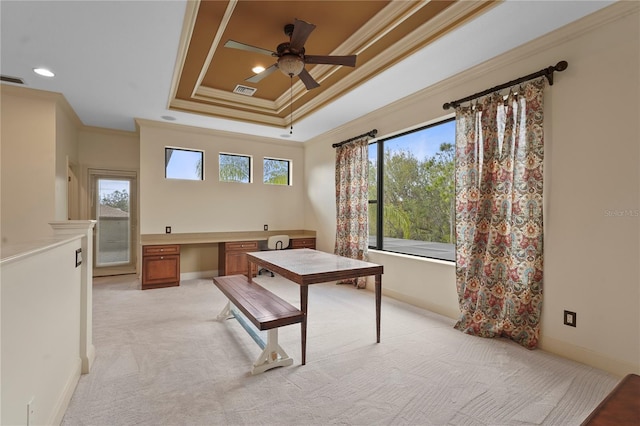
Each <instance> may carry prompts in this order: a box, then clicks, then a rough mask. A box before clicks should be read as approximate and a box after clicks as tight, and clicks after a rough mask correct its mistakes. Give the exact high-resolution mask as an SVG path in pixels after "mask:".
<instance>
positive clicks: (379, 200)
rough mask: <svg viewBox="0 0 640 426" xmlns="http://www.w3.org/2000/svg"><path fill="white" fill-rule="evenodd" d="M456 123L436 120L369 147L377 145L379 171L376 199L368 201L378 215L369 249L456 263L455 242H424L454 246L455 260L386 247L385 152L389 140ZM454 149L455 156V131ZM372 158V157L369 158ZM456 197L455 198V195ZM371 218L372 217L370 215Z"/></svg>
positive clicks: (382, 139) (450, 118) (379, 140)
mask: <svg viewBox="0 0 640 426" xmlns="http://www.w3.org/2000/svg"><path fill="white" fill-rule="evenodd" d="M452 121H453V122H455V116H451V117H447V118H442V119H439V120H435V121H433V122H431V123H429V124H426V125H423V126H419V127H416V128H413V129H410V130H406V131H402V132H400V133H397V134H394V135H392V136H388V137H385V138H381V139H377V140H373V141H371V142H370V144H369V146H371V145H373V144H376V161H377V170H376V185H377V188H376V189H377V190H376V194H375V196H376V198H375V199H371V198H370V199H369V200H368V207H369V208H371V207H372V206H375V209H376V213H375V218H376V223H375V231H376V232H375V240H374V241H373V244H371V243H372V240H371V235H370V236H369V246H368V248H369V249H371V250H378V251H383V252H389V253H398V254H403V255H406V256H415V257H421V258H427V259H434V260H438V261H445V262H455V242H454V243H440V242H437V241H424V242H425V243H437V244H447V245H452V246H453V247H452V248H453V260H452V259H449V258H444V257H437V256H429V255H426V254H424V255H423V254H416V253H407V252H403V251H398V250H389V249H387V248H385V247H384V185H385V182H384V173H385V170H384V152H385V147H384V146H385V144H384V143H385V142H386V141H389V140H393V139H397V138H399V137H402V136H406V135H409V134H412V133H416V132H419V131H423V130H426V129H429V128H433V127H436V126H439V125H443V124H445V123H449V122H452ZM453 147H454V156H455V131H454V139H453ZM369 158H371V157H369ZM454 162H455V157H454ZM453 178H454V182H455V169H454V176H453ZM454 197H455V193H454ZM369 217H370V215H369ZM453 227H454V229H453V232H454V234H455V217H454V223H453ZM369 229H371V225H369ZM407 241H421V240H407Z"/></svg>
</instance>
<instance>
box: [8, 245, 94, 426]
mask: <svg viewBox="0 0 640 426" xmlns="http://www.w3.org/2000/svg"><path fill="white" fill-rule="evenodd" d="M81 239H82V235H78V236H66V237H65V236H63V237H59V238H56V239H53V238H52V239H51V241H48V242H47V244H41V245H33V246H32V247H29V246H28V245H26V244H25V245H23V246H21V247H20V249H19V250H16V251H15V254H16V255H15V257H10V258H8V259H4V260H3V261H2V264H1V266H0V271H1V272H0V279H1V281H2V288H1V291H0V293H1V295H2V296H1V297H2V304H1V310H2V350H1V352H0V358H1V360H2V378H1V380H0V389H1V392H2V400H1V407H2V417H1V418H0V423H1V424H3V425H26V424H32V425H56V424H60V422H61V421H62V417H63V416H64V412H65V410H66V408H67V406H68V404H69V401H70V400H71V396H72V395H73V391H74V389H75V387H76V384H77V383H78V379H79V378H80V371H81V359H80V350H81V339H80V323H81V318H80V314H81V308H80V306H81V292H80V290H81V281H82V277H81V268H78V267H76V266H75V263H74V262H73V261H71V259H73V258H74V257H75V252H76V250H77V249H79V248H80V247H81V245H82V242H81ZM27 247H28V248H29V249H27ZM17 253H21V254H20V255H18V254H17ZM30 401H33V414H32V415H31V418H30V419H29V420H30V421H29V422H27V404H28V403H29V402H30Z"/></svg>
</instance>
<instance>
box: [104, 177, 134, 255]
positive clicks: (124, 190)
mask: <svg viewBox="0 0 640 426" xmlns="http://www.w3.org/2000/svg"><path fill="white" fill-rule="evenodd" d="M130 186H131V185H130V181H129V180H127V179H113V178H111V179H109V178H99V179H98V181H97V197H98V202H97V203H96V205H97V206H98V208H97V211H96V219H97V221H98V222H97V224H96V229H97V232H96V266H111V265H120V264H126V263H129V262H130V261H131V235H130V232H131V231H130V229H131V226H130V225H131V223H130V220H131V219H130V215H129V212H130V211H131V209H130V205H131V202H130V194H131V188H130Z"/></svg>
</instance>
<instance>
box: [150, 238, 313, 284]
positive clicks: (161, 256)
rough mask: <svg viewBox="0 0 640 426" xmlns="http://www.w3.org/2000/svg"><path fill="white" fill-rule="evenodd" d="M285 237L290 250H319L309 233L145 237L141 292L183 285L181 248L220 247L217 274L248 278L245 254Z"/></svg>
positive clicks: (261, 248) (262, 248)
mask: <svg viewBox="0 0 640 426" xmlns="http://www.w3.org/2000/svg"><path fill="white" fill-rule="evenodd" d="M282 234H285V235H289V238H290V239H291V242H290V244H289V247H290V248H312V249H315V248H316V233H315V231H306V230H284V231H255V232H252V231H246V232H203V233H184V234H143V235H141V236H140V245H141V253H142V256H141V258H142V268H141V270H142V280H141V281H142V289H143V290H146V289H151V288H160V287H170V286H177V285H180V246H181V245H198V244H218V274H219V275H233V274H238V273H240V274H246V273H247V258H246V253H249V252H253V251H259V250H264V249H265V248H266V241H267V239H268V238H269V237H270V236H272V235H282ZM255 273H257V270H256V271H254V274H255Z"/></svg>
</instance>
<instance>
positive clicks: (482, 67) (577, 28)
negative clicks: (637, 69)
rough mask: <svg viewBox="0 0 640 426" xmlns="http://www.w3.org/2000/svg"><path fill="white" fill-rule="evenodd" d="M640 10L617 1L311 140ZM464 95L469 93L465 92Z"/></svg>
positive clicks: (353, 127) (449, 89)
mask: <svg viewBox="0 0 640 426" xmlns="http://www.w3.org/2000/svg"><path fill="white" fill-rule="evenodd" d="M638 13H640V2H629V1H617V2H616V3H614V4H612V5H610V6H607V7H606V8H604V9H601V10H599V11H597V12H594V13H592V14H590V15H588V16H585V17H584V18H582V19H579V20H577V21H575V22H572V23H570V24H567V25H565V26H564V27H561V28H559V29H557V30H555V31H552V32H550V33H548V34H546V35H543V36H541V37H539V38H537V39H535V40H532V41H530V42H528V43H526V44H524V45H521V46H518V47H516V48H514V49H511V50H509V51H507V52H505V53H503V54H501V55H499V56H497V57H495V58H493V59H490V60H488V61H485V62H483V63H481V64H478V65H476V66H474V67H472V68H469V69H467V70H465V71H463V72H460V73H458V74H456V75H453V76H451V77H449V78H447V79H445V80H443V81H441V82H438V83H436V84H433V85H431V86H429V87H427V88H425V89H423V90H421V91H419V92H416V93H413V94H411V95H408V96H406V97H404V98H402V99H400V100H398V101H396V102H393V103H391V104H389V105H386V106H385V107H383V108H381V109H379V110H376V111H374V112H372V113H369V114H367V115H366V116H363V117H359V118H357V119H355V120H353V121H351V122H349V123H346V124H344V125H342V126H340V127H337V128H335V129H332V130H330V131H328V132H325V133H323V134H321V135H318V136H316V137H314V138H313V139H310V140H309V141H315V140H326V141H332V140H339V139H342V138H343V136H344V134H345V133H354V134H359V133H358V132H360V133H362V132H361V131H367V129H370V128H371V126H372V125H374V126H375V122H376V118H377V117H379V116H381V115H393V114H397V113H401V112H402V111H404V110H406V109H407V108H413V107H415V106H417V105H420V104H423V103H424V102H425V101H427V100H433V99H439V98H441V97H442V93H444V92H446V93H454V92H455V91H456V88H457V87H460V86H465V85H467V84H468V83H470V82H472V81H474V80H477V79H478V76H479V75H482V76H484V75H491V74H492V73H494V72H496V71H498V70H500V69H504V68H509V67H513V66H514V65H515V64H517V63H519V62H521V61H523V60H525V59H527V58H529V57H532V56H534V55H538V54H540V53H543V52H545V51H547V50H549V49H551V48H553V47H556V46H558V45H559V44H563V43H566V42H569V41H571V40H573V39H576V38H578V37H580V36H582V35H584V34H586V33H588V32H590V31H592V30H594V29H596V28H598V27H601V26H604V25H606V24H609V23H612V22H615V21H617V20H619V19H623V18H626V17H628V16H630V15H632V14H638ZM560 59H561V58H560ZM544 65H547V64H541V67H543V66H544ZM514 77H517V76H514ZM460 96H465V93H461V94H460ZM447 100H449V99H447ZM453 114H454V112H449V113H447V112H446V111H445V110H443V113H442V115H441V116H440V117H438V118H437V119H433V120H430V121H427V122H424V123H419V124H417V125H415V126H412V128H417V127H420V126H424V125H426V124H429V122H435V121H439V120H441V119H443V118H445V117H450V116H452V115H453ZM378 130H379V132H378V137H377V138H378V139H380V138H386V137H389V136H392V135H394V134H396V133H398V131H397V130H395V129H394V130H391V131H388V132H386V133H385V132H384V131H380V129H379V128H378ZM405 130H407V129H405V128H403V129H402V131H405Z"/></svg>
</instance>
